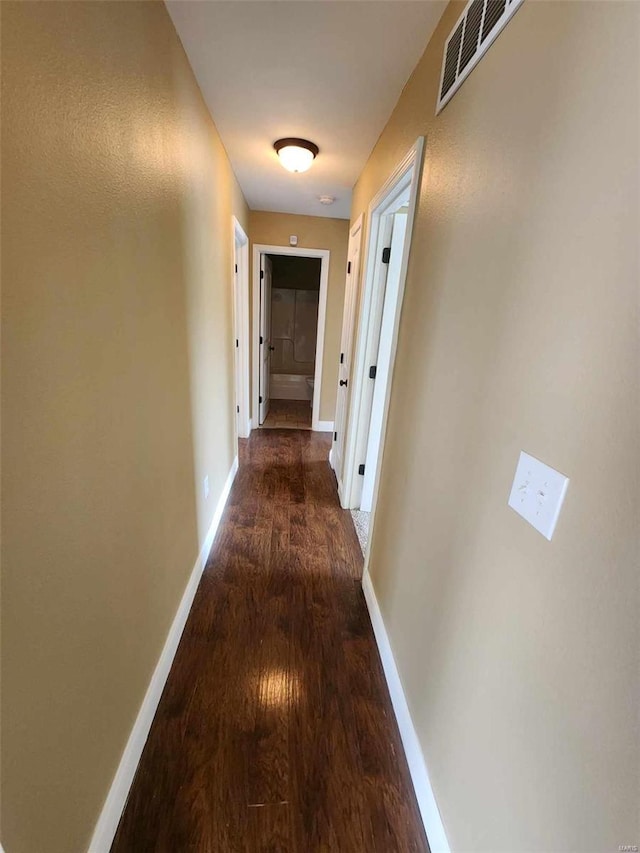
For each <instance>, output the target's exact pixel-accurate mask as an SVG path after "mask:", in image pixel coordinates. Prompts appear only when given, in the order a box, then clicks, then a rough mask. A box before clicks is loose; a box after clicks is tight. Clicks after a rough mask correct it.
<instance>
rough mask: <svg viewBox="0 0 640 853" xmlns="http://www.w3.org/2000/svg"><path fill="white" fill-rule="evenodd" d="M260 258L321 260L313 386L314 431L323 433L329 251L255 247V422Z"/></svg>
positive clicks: (257, 377) (326, 422) (257, 395)
mask: <svg viewBox="0 0 640 853" xmlns="http://www.w3.org/2000/svg"><path fill="white" fill-rule="evenodd" d="M260 255H291V256H293V257H298V258H320V261H321V263H320V295H319V301H318V330H317V335H316V369H315V373H314V383H313V408H312V416H311V429H313V430H316V431H318V432H324V431H325V430H326V425H327V424H328V421H321V420H320V393H321V391H322V357H323V354H324V330H325V324H326V319H327V295H328V292H329V260H330V258H331V252H330V251H329V249H302V248H299V249H298V248H293V247H292V246H269V245H266V244H265V243H254V244H253V277H252V278H253V300H252V304H253V359H252V361H253V422H254V423H258V420H259V419H258V412H259V405H260V404H259V402H258V398H259V390H260V347H259V345H258V341H259V339H260Z"/></svg>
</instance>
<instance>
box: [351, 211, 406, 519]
mask: <svg viewBox="0 0 640 853" xmlns="http://www.w3.org/2000/svg"><path fill="white" fill-rule="evenodd" d="M406 233H407V214H406V213H396V214H395V216H394V217H393V232H392V236H391V255H390V257H389V266H388V268H387V281H386V287H385V292H384V304H383V308H382V320H381V323H380V340H379V343H378V354H377V357H376V360H375V365H373V366H374V367H375V378H374V380H373V401H372V404H371V419H370V421H369V438H368V440H367V455H366V459H365V466H364V479H363V482H362V495H361V497H360V509H361V510H363V511H364V512H371V505H372V503H373V488H374V485H375V479H376V470H377V468H378V465H379V464H380V439H381V436H382V421H383V416H384V402H385V395H386V393H387V386H388V382H389V379H390V376H389V370H390V367H391V349H392V344H393V327H394V322H395V314H396V304H397V300H398V288H399V286H400V268H401V266H402V255H403V251H404V240H405V235H406Z"/></svg>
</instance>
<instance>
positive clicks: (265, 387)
mask: <svg viewBox="0 0 640 853" xmlns="http://www.w3.org/2000/svg"><path fill="white" fill-rule="evenodd" d="M270 375H271V260H270V258H269V257H268V256H267V255H260V392H259V394H260V396H259V403H260V424H261V425H262V424H263V423H264V422H265V420H266V418H267V415H268V414H269V377H270Z"/></svg>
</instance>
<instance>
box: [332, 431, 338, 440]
mask: <svg viewBox="0 0 640 853" xmlns="http://www.w3.org/2000/svg"><path fill="white" fill-rule="evenodd" d="M333 440H334V441H337V440H338V433H337V432H334V434H333Z"/></svg>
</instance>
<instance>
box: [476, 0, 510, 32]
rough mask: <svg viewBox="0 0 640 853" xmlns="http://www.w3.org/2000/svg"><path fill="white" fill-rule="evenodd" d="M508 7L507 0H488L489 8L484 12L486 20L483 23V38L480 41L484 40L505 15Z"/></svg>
mask: <svg viewBox="0 0 640 853" xmlns="http://www.w3.org/2000/svg"><path fill="white" fill-rule="evenodd" d="M506 7H507V0H487V8H486V11H485V13H484V22H483V24H482V38H481V39H480V41H484V40H485V39H486V37H487V36H488V35H489V33H490V32H491V31H492V30H493V28H494V27H495V25H496V24H497V23H498V21H499V20H500V18H501V17H502V16H503V15H504V10H505V9H506Z"/></svg>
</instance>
